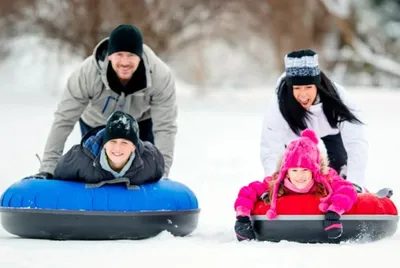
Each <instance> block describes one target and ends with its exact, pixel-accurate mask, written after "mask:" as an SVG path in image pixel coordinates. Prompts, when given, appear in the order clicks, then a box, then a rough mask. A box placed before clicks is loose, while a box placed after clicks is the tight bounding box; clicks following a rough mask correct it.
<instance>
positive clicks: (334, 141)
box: [321, 133, 347, 175]
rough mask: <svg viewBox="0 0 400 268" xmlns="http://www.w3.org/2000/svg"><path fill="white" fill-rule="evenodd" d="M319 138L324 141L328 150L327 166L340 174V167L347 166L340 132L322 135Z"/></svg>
mask: <svg viewBox="0 0 400 268" xmlns="http://www.w3.org/2000/svg"><path fill="white" fill-rule="evenodd" d="M321 140H322V141H323V142H324V144H325V147H326V151H327V152H328V159H329V166H330V167H331V168H333V169H334V170H336V172H337V173H338V174H340V173H341V171H343V170H342V169H343V168H344V167H345V166H347V152H346V149H345V148H344V144H343V140H342V135H341V134H340V133H338V134H336V135H328V136H325V137H322V138H321ZM342 175H346V174H342Z"/></svg>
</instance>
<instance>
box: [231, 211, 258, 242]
mask: <svg viewBox="0 0 400 268" xmlns="http://www.w3.org/2000/svg"><path fill="white" fill-rule="evenodd" d="M235 233H236V238H237V240H238V241H243V240H254V239H255V238H256V235H255V233H254V230H253V226H252V225H251V221H250V218H249V217H246V216H238V217H237V219H236V222H235Z"/></svg>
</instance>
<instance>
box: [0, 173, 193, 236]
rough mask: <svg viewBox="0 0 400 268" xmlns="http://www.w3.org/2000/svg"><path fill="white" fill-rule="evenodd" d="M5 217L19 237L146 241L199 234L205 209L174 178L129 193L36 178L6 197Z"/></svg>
mask: <svg viewBox="0 0 400 268" xmlns="http://www.w3.org/2000/svg"><path fill="white" fill-rule="evenodd" d="M0 212H1V222H2V226H3V227H4V229H5V230H6V231H8V232H9V233H11V234H14V235H17V236H20V237H26V238H44V239H58V240H66V239H68V240H75V239H79V240H109V239H144V238H149V237H153V236H155V235H157V234H159V233H160V232H162V231H164V230H166V231H169V232H170V233H172V234H173V235H175V236H186V235H188V234H190V233H192V232H193V231H194V230H195V229H196V227H197V223H198V216H199V213H200V209H199V206H198V200H197V197H196V195H195V194H194V193H193V191H192V190H190V189H189V188H188V187H187V186H186V185H184V184H182V183H180V182H176V181H173V180H170V179H162V180H160V181H159V182H156V183H150V184H145V185H141V186H139V187H138V188H137V189H127V187H126V186H125V184H105V185H103V186H101V187H99V188H87V187H86V184H85V183H80V182H71V181H59V180H41V179H34V178H32V179H24V180H21V181H19V182H17V183H15V184H13V185H11V186H10V187H9V188H8V189H7V190H6V191H5V192H4V193H3V194H2V196H1V200H0Z"/></svg>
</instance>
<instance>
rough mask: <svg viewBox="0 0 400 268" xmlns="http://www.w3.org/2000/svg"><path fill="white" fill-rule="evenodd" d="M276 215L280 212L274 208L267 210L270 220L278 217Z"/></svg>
mask: <svg viewBox="0 0 400 268" xmlns="http://www.w3.org/2000/svg"><path fill="white" fill-rule="evenodd" d="M276 216H278V214H277V213H276V211H275V210H274V209H269V210H268V211H267V218H268V219H270V220H273V219H275V218H276Z"/></svg>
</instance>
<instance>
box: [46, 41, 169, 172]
mask: <svg viewBox="0 0 400 268" xmlns="http://www.w3.org/2000/svg"><path fill="white" fill-rule="evenodd" d="M107 46H108V38H105V39H103V40H102V41H100V42H99V44H98V45H97V46H96V48H95V49H94V51H93V54H92V55H91V56H89V57H88V58H86V59H85V60H84V61H83V63H82V64H81V66H80V67H79V68H78V69H77V70H76V71H74V72H73V73H72V74H71V76H70V77H69V79H68V82H67V86H66V88H65V91H64V94H63V97H62V99H61V101H60V102H59V104H58V107H57V110H56V111H55V114H54V121H53V124H52V126H51V130H50V133H49V136H48V138H47V142H46V146H45V149H44V155H43V159H42V164H41V167H40V169H39V172H48V173H51V174H54V169H55V167H56V165H57V162H58V161H59V159H60V157H61V155H62V153H63V150H64V146H65V142H66V140H67V138H68V136H69V135H70V133H71V132H72V130H73V128H74V125H75V124H76V123H77V121H78V120H79V118H82V120H83V121H84V122H85V123H86V124H88V125H89V126H91V127H97V126H101V125H105V123H106V121H107V118H108V117H109V116H110V115H111V114H112V113H113V112H114V111H116V110H122V111H124V112H127V113H129V114H131V115H132V116H133V117H134V118H135V119H136V120H137V121H138V122H140V121H142V120H146V119H149V118H151V119H152V122H153V133H154V142H155V145H156V146H157V148H158V149H159V150H160V151H161V153H162V154H163V156H164V160H165V170H164V175H165V176H167V175H168V173H169V170H170V167H171V165H172V162H173V155H174V147H175V137H176V133H177V124H176V118H177V104H176V92H175V83H174V79H173V77H172V75H171V72H170V70H169V68H168V67H167V65H166V64H165V63H164V62H162V61H161V59H159V58H158V57H157V56H156V55H155V53H154V52H153V51H152V50H151V49H150V48H149V47H148V46H146V45H144V46H143V56H142V61H143V64H144V67H145V76H146V83H144V84H146V87H145V88H143V89H142V90H139V91H136V92H134V93H133V94H129V95H127V96H125V94H124V93H121V95H119V94H117V93H116V92H114V91H112V90H111V88H110V85H109V81H108V80H107V67H108V65H109V64H111V63H109V60H108V58H107V54H106V53H107Z"/></svg>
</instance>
